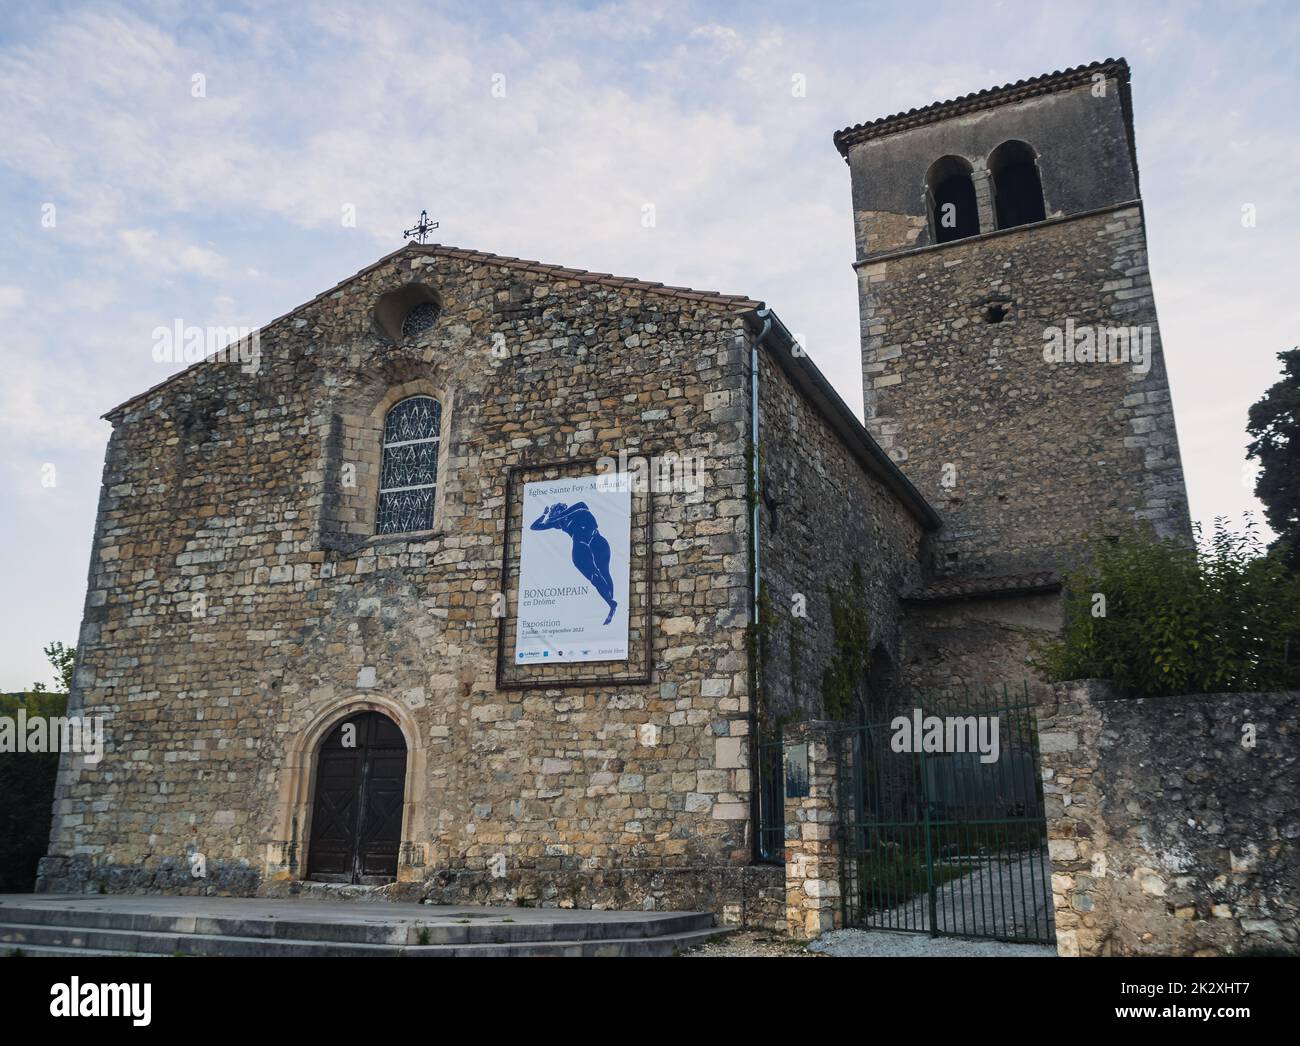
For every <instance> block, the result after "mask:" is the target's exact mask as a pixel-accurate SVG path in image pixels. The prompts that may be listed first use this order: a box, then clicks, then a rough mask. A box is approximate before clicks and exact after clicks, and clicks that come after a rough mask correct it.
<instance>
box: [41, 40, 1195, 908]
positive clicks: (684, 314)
mask: <svg viewBox="0 0 1300 1046" xmlns="http://www.w3.org/2000/svg"><path fill="white" fill-rule="evenodd" d="M834 144H835V146H836V148H837V149H838V150H839V152H840V154H841V155H842V156H843V158H844V160H845V161H846V163H847V165H848V169H849V175H850V181H851V187H852V200H853V216H854V226H855V233H856V254H857V257H856V259H855V260H854V262H853V265H854V269H855V271H856V272H857V275H858V288H859V305H860V314H861V353H862V374H863V386H864V391H865V404H866V406H865V416H866V424H865V426H864V425H863V424H862V422H860V421H859V420H858V418H857V417H856V416H855V414H854V413H853V412H852V411H851V410H850V409H848V408H847V407H846V406H845V404H844V402H843V401H842V400H841V399H840V397H839V396H838V395H837V394H836V392H835V390H834V389H833V388H832V387H831V385H830V384H829V383H828V382H827V380H826V379H825V378H824V377H823V376H822V374H821V373H820V372H819V371H818V369H817V367H816V366H814V364H813V362H812V360H811V359H810V358H809V357H808V356H807V355H806V354H805V353H804V352H803V351H802V350H801V348H800V346H799V345H798V343H797V342H796V341H795V340H794V339H793V338H792V336H791V334H790V332H789V331H788V329H787V328H786V326H785V325H784V324H783V323H782V321H781V320H780V319H779V318H778V316H777V314H776V313H775V312H774V311H773V309H772V308H771V307H770V306H769V305H768V304H767V303H766V302H765V301H764V300H760V299H758V298H753V297H748V296H745V295H728V294H721V293H715V292H706V291H696V290H690V289H686V288H681V287H671V286H665V285H663V284H659V283H652V282H646V281H642V280H638V279H627V278H620V277H617V276H612V275H607V274H602V273H593V272H586V271H583V270H579V269H571V268H562V267H559V266H556V265H548V264H540V263H537V262H532V261H524V260H520V259H517V258H510V257H501V256H497V255H493V254H488V253H484V252H482V251H476V250H466V249H459V248H453V247H447V246H442V245H437V244H422V243H409V244H407V245H406V246H405V247H403V248H402V249H401V250H398V251H395V252H394V253H392V254H390V255H388V256H386V257H384V258H381V259H379V260H378V261H377V262H375V263H374V264H373V265H370V266H369V267H368V268H366V269H363V270H362V271H361V272H359V273H357V274H356V275H354V276H352V277H350V278H348V279H346V280H344V281H343V282H341V283H339V284H338V285H337V286H335V287H334V288H332V289H330V290H327V291H325V292H324V293H322V294H320V295H319V296H318V297H316V298H314V299H313V300H311V301H309V302H307V303H306V304H304V305H302V306H300V307H298V308H296V309H294V310H293V311H292V312H290V313H288V314H286V315H285V316H283V317H281V318H280V319H278V320H275V321H274V322H272V323H270V324H268V325H267V326H266V327H265V328H264V329H262V330H261V331H260V332H259V333H258V338H259V343H260V365H259V366H258V367H257V368H256V370H255V371H254V370H252V369H250V368H246V367H240V366H237V365H234V364H232V363H231V362H229V361H226V360H222V359H210V360H205V361H203V362H201V363H198V364H196V365H194V366H191V367H190V368H189V369H187V370H184V371H182V372H180V373H178V374H176V375H174V376H173V377H171V378H169V379H168V380H166V381H164V382H163V383H162V384H160V385H159V386H157V387H155V388H153V389H150V390H149V391H147V392H144V393H141V394H140V395H138V396H136V397H134V398H133V399H131V400H128V401H127V402H125V403H123V404H122V405H120V406H118V407H116V408H114V409H113V410H112V411H110V412H109V413H108V415H107V418H108V420H110V421H111V422H112V426H113V431H112V435H111V437H110V440H109V444H108V449H107V454H106V461H105V467H104V476H103V486H102V492H101V496H100V502H99V510H98V518H97V520H96V526H95V537H94V545H93V551H92V557H91V565H90V572H89V583H88V592H87V597H86V603H85V616H84V623H83V625H82V629H81V633H80V639H79V642H78V657H77V667H76V676H75V686H74V689H73V694H72V698H71V710H78V709H79V710H80V711H81V713H82V714H84V715H102V716H104V717H105V722H106V729H107V747H106V753H105V755H104V758H103V760H102V762H100V763H98V764H97V765H94V766H88V765H85V764H84V763H83V762H82V760H81V759H80V757H76V756H69V755H65V756H64V759H63V763H62V765H61V768H60V773H59V780H58V786H57V794H56V801H55V811H54V813H55V816H54V823H53V828H52V832H51V838H50V848H49V855H48V856H47V857H46V858H45V859H44V860H43V861H42V864H41V869H40V879H39V882H38V888H39V889H41V890H46V891H82V890H91V889H102V890H106V891H171V892H227V893H234V894H244V895H269V896H274V895H283V894H288V893H295V892H300V891H303V890H315V889H319V887H317V886H315V885H314V884H316V883H336V884H339V883H342V884H352V885H354V886H355V887H357V888H358V889H361V888H365V887H370V888H372V889H374V890H378V891H382V892H383V893H384V894H385V895H386V896H395V897H402V898H407V899H412V898H424V899H430V900H434V901H479V902H492V903H518V904H530V905H559V906H575V907H621V908H635V909H643V908H661V909H670V908H671V909H683V908H695V909H711V910H714V911H718V912H721V913H724V914H725V915H726V916H727V917H728V918H730V919H732V920H745V921H751V922H754V923H761V922H764V921H765V920H766V921H778V922H779V920H780V916H779V915H777V916H776V917H775V920H773V919H771V918H769V915H770V913H771V912H779V911H780V910H781V909H783V906H784V897H783V894H782V890H783V886H782V882H783V880H782V870H781V868H780V867H779V866H777V865H774V864H772V863H771V861H772V859H773V853H774V851H775V852H777V853H779V849H780V846H779V840H778V843H777V845H776V846H775V847H774V846H772V845H771V841H770V840H764V839H763V838H761V834H762V833H760V832H759V831H758V825H759V805H760V793H761V792H762V785H763V782H762V781H761V780H760V776H761V775H760V774H759V773H757V772H756V769H757V766H758V761H757V759H756V754H755V753H756V747H755V745H756V739H757V738H758V737H759V736H760V734H761V733H763V732H764V731H765V730H767V729H769V728H770V727H771V725H772V724H773V723H781V722H791V721H792V720H796V719H809V718H823V717H826V716H828V715H846V714H849V715H851V714H854V713H853V710H851V709H843V708H837V709H828V708H827V707H825V703H824V700H823V691H822V679H823V674H824V673H825V671H826V668H827V666H828V664H829V663H830V661H831V659H832V658H833V657H834V656H835V646H836V634H835V630H834V624H833V616H834V615H833V614H832V603H833V601H834V600H835V599H837V598H847V599H850V600H853V601H855V602H857V603H858V604H859V605H860V606H861V607H862V609H863V612H864V615H865V620H866V621H867V622H868V625H869V636H864V637H863V640H864V641H865V642H866V643H867V644H868V645H869V647H870V650H871V655H872V658H871V669H870V677H869V679H868V680H867V681H866V684H865V685H866V686H867V688H868V689H872V690H879V691H893V692H896V693H899V694H902V695H906V694H908V693H910V692H912V691H919V690H944V689H945V688H952V687H960V686H964V685H970V684H978V683H981V682H986V681H997V682H1002V681H1011V682H1017V681H1019V680H1021V679H1023V678H1025V677H1026V676H1027V675H1028V674H1029V673H1030V671H1031V669H1030V668H1029V667H1028V666H1027V665H1026V661H1025V658H1026V653H1027V651H1028V643H1029V641H1030V639H1031V638H1032V637H1033V636H1035V635H1041V634H1042V633H1043V632H1044V631H1050V630H1051V629H1053V628H1055V627H1058V625H1059V620H1060V600H1061V595H1060V590H1061V571H1062V569H1063V568H1064V567H1066V566H1068V565H1069V564H1070V563H1071V562H1073V561H1074V560H1076V559H1077V558H1078V556H1079V555H1081V554H1082V553H1083V551H1084V550H1085V548H1086V546H1087V544H1088V542H1089V541H1090V540H1092V539H1094V538H1096V537H1098V536H1105V535H1107V534H1110V533H1118V532H1119V531H1120V530H1122V529H1124V528H1127V527H1129V526H1131V525H1132V524H1133V522H1134V520H1147V521H1149V522H1150V523H1151V524H1152V525H1153V526H1154V528H1155V529H1156V531H1157V532H1159V533H1161V534H1164V535H1182V536H1187V535H1188V534H1189V523H1188V516H1187V504H1186V496H1185V492H1184V483H1183V475H1182V468H1181V463H1180V459H1179V452H1178V442H1177V436H1176V433H1175V428H1174V416H1173V410H1172V406H1171V403H1170V397H1169V389H1168V385H1167V381H1166V376H1165V367H1164V361H1163V356H1162V349H1161V344H1160V338H1159V332H1158V328H1157V325H1156V312H1155V305H1154V300H1153V296H1152V287H1151V279H1150V274H1149V271H1148V265H1147V252H1146V240H1145V231H1144V224H1143V206H1142V198H1141V193H1140V191H1139V183H1138V166H1137V159H1136V153H1135V147H1134V135H1133V115H1132V105H1131V100H1130V91H1129V69H1128V66H1127V64H1126V63H1125V62H1124V61H1123V60H1122V59H1121V60H1106V61H1103V62H1098V63H1094V64H1092V65H1088V66H1081V67H1078V68H1075V69H1070V70H1066V71H1064V72H1057V73H1051V74H1048V75H1044V76H1039V77H1036V78H1034V79H1031V80H1026V81H1021V82H1019V83H1016V84H1011V85H1008V86H1004V87H999V88H994V89H990V90H984V91H980V92H979V93H977V94H972V95H967V96H965V97H961V98H957V99H954V100H951V101H947V102H940V103H936V104H933V105H929V106H926V107H925V108H922V109H914V110H911V111H909V112H907V113H902V114H899V115H895V116H890V117H885V118H882V119H877V120H873V121H871V122H868V123H863V124H859V125H857V126H854V127H849V128H847V129H845V130H842V131H840V132H838V133H837V134H836V135H835V136H834ZM1054 331H1059V332H1062V333H1061V336H1060V337H1059V338H1056V339H1055V341H1054V337H1055V335H1054V334H1053V333H1052V332H1054ZM610 462H614V463H615V465H614V467H613V470H612V471H613V474H614V475H615V476H616V477H623V478H622V479H621V480H619V482H620V483H621V484H622V486H621V487H620V490H622V491H624V494H623V497H624V500H623V502H621V503H622V504H624V505H625V506H626V508H625V511H624V512H623V515H622V516H620V517H619V520H618V521H617V523H616V525H613V526H611V524H609V523H608V522H607V521H606V520H605V519H601V520H600V521H599V524H600V530H601V531H602V532H610V533H613V534H614V538H620V536H621V540H622V544H621V545H620V544H619V542H618V541H617V540H614V538H611V539H610V540H609V541H605V540H604V538H600V539H599V540H598V539H597V538H596V537H595V536H594V535H595V524H594V523H591V522H589V523H586V524H584V523H583V522H582V521H583V520H584V519H586V518H587V515H590V513H586V514H585V515H584V513H585V512H586V509H587V508H588V506H589V505H594V504H595V502H594V501H593V500H592V499H591V498H584V499H583V500H582V501H581V502H579V503H577V504H574V503H573V502H572V500H571V499H570V500H569V501H568V502H566V503H563V504H561V505H560V506H559V508H558V509H557V508H553V507H548V509H547V514H546V515H545V517H544V518H545V520H546V522H543V516H539V515H537V514H536V513H534V512H533V511H532V510H531V509H529V508H527V504H526V503H527V499H528V497H529V495H530V492H536V491H545V490H552V489H558V490H563V489H569V488H571V489H573V490H578V491H581V490H591V491H595V490H596V489H597V488H596V487H595V486H590V485H588V486H585V487H584V486H583V484H584V483H585V484H590V483H591V481H592V477H594V476H595V477H598V476H600V475H602V474H603V475H609V474H610V472H611V470H610V468H609V463H610ZM647 463H648V464H647ZM665 463H667V465H666V466H665ZM683 463H691V467H689V468H684V467H683ZM638 469H639V470H640V472H639V473H638V471H637V470H638ZM629 476H633V477H634V480H635V481H631V482H629V481H628V479H627V477H629ZM637 476H639V477H640V479H636V478H635V477H637ZM645 477H649V479H646V478H645ZM683 480H687V481H686V482H683ZM566 483H567V484H569V488H566V487H565V484H566ZM547 484H553V485H556V486H551V487H548V486H547ZM602 496H603V495H602ZM610 504H613V502H612V501H611V502H610ZM574 512H577V516H574V515H573V513H574ZM561 516H562V517H564V519H565V520H567V521H568V522H566V523H565V524H564V525H565V526H566V527H568V529H567V530H565V531H564V533H562V534H561V533H554V532H553V533H549V534H544V533H542V532H541V529H539V528H544V527H546V526H549V525H550V523H551V522H554V521H556V520H558V519H559V518H560V517H561ZM575 520H576V522H575ZM557 525H558V524H557ZM584 526H585V529H583V528H584ZM539 535H540V536H539ZM530 542H534V544H533V545H531V546H530V544H529V543H530ZM545 542H552V543H550V544H546V543H545ZM602 542H603V546H602ZM579 546H581V548H580V547H579ZM530 547H532V548H534V549H540V550H542V551H540V552H539V551H534V552H527V550H528V549H529V548H530ZM611 548H613V549H614V552H613V555H614V557H615V560H617V561H618V562H617V564H616V568H617V569H615V568H609V572H610V573H612V576H613V580H612V581H609V580H602V578H603V576H604V575H603V574H602V571H603V570H605V566H603V565H602V564H605V563H607V561H608V560H609V558H610V555H611V551H610V550H611ZM521 550H523V552H521ZM546 550H549V551H546ZM570 553H572V564H571V563H570ZM580 553H581V556H582V557H585V558H583V559H582V562H581V563H580V562H579V560H580ZM528 556H532V557H533V561H532V562H531V564H530V563H529V561H528ZM548 556H549V557H550V559H551V560H553V562H548V561H547V559H546V557H548ZM602 557H603V558H602ZM620 557H621V558H620ZM574 567H577V568H578V569H579V570H580V571H581V576H579V574H577V573H570V574H568V575H563V576H568V577H571V578H572V579H573V580H574V581H575V584H573V585H569V584H567V583H563V584H560V585H559V586H558V587H555V588H554V589H550V588H546V587H545V586H543V587H540V588H539V587H537V586H535V585H533V583H531V582H526V581H525V580H524V578H523V575H524V572H525V571H526V570H535V571H540V572H542V573H540V574H539V575H538V576H542V575H543V574H546V572H547V571H551V572H552V573H555V576H562V575H561V573H560V572H563V571H568V572H572V571H573V569H574ZM552 568H553V569H552ZM619 571H621V572H622V573H619ZM547 576H549V575H547ZM588 581H589V582H590V583H591V585H595V586H596V587H597V588H598V589H599V590H600V591H601V592H603V593H605V596H606V599H605V602H602V601H601V600H600V599H596V598H595V597H594V596H591V593H590V592H589V591H588V589H589V587H590V586H589V585H588V584H586V582H588ZM552 591H557V592H561V594H567V595H573V594H574V593H578V594H581V595H584V598H586V597H588V596H590V598H589V599H588V603H590V604H591V605H590V606H587V604H584V606H585V607H587V609H586V610H585V611H584V612H590V613H595V615H596V617H595V618H593V620H594V621H596V622H597V623H596V624H595V625H594V626H593V628H596V629H599V628H601V627H606V628H607V629H608V628H610V627H612V628H614V630H615V631H616V633H617V635H616V636H615V642H616V644H617V649H618V654H617V656H613V657H610V658H608V659H604V660H602V659H587V658H588V650H586V649H583V650H582V651H579V650H577V649H572V650H571V653H572V654H573V655H575V656H574V657H572V658H563V659H556V660H551V659H550V658H551V657H552V656H554V655H555V654H557V653H558V654H563V650H560V649H557V650H554V651H553V650H551V649H550V648H549V647H547V648H545V649H542V650H538V651H536V654H537V656H536V657H535V658H532V659H529V658H528V657H525V656H524V655H525V651H524V646H523V638H522V637H523V636H524V633H525V631H526V629H525V628H524V617H525V616H527V615H533V614H534V611H535V609H536V608H535V606H533V603H534V602H535V597H536V595H537V593H539V592H541V593H543V594H546V593H548V592H552ZM611 593H612V595H611ZM837 594H838V595H837ZM620 596H621V597H622V598H619V597H620ZM607 604H610V608H609V610H608V614H609V615H610V617H609V618H608V619H606V621H605V624H604V626H601V625H600V623H599V618H600V617H601V616H602V615H603V614H604V613H605V612H606V610H605V608H606V605H607ZM612 604H617V606H618V609H617V610H616V609H615V607H614V606H613V605H612ZM616 614H617V615H619V616H615V615H616ZM529 620H533V618H531V617H530V618H529ZM611 621H612V622H613V624H612V625H611V624H610V623H611ZM529 627H532V626H529ZM539 627H549V625H548V624H547V623H546V622H543V626H539ZM564 642H568V641H562V642H561V641H557V643H556V644H555V645H556V647H557V648H558V647H559V646H561V645H563V643H564ZM574 642H575V643H578V644H579V645H585V644H586V640H585V639H579V640H575V641H574ZM569 645H570V646H573V643H569ZM611 649H613V648H611ZM578 654H581V655H582V656H581V657H578V656H577V655H578Z"/></svg>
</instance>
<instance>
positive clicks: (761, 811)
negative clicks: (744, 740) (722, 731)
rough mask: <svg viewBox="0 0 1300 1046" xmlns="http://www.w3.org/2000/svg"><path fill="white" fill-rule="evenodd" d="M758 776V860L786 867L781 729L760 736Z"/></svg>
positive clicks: (758, 741)
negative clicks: (784, 864)
mask: <svg viewBox="0 0 1300 1046" xmlns="http://www.w3.org/2000/svg"><path fill="white" fill-rule="evenodd" d="M754 751H755V763H756V765H755V772H756V773H757V775H758V858H759V860H760V861H767V862H771V863H773V864H783V863H785V768H784V760H783V753H784V746H783V738H782V736H781V730H780V728H779V727H778V728H777V729H775V730H772V731H770V732H767V733H762V734H759V735H758V739H757V743H756V744H755V745H754Z"/></svg>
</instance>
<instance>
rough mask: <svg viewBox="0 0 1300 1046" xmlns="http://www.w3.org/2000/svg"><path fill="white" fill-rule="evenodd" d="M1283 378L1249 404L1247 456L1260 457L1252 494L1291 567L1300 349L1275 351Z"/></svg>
mask: <svg viewBox="0 0 1300 1046" xmlns="http://www.w3.org/2000/svg"><path fill="white" fill-rule="evenodd" d="M1277 358H1278V359H1279V360H1281V361H1282V380H1281V381H1279V382H1278V383H1277V384H1276V385H1274V386H1273V387H1272V388H1270V389H1269V390H1268V391H1267V392H1266V393H1264V396H1263V398H1262V399H1260V401H1259V402H1258V403H1256V404H1254V405H1253V406H1252V407H1251V408H1250V416H1249V420H1248V422H1247V424H1246V431H1247V432H1249V433H1250V435H1251V436H1252V437H1253V439H1252V440H1251V442H1250V445H1249V446H1247V448H1246V456H1247V457H1248V458H1254V459H1255V460H1256V461H1258V462H1259V465H1260V471H1259V475H1258V477H1257V478H1256V480H1255V496H1256V497H1257V498H1259V500H1260V501H1262V502H1263V503H1264V515H1265V518H1266V519H1267V520H1268V525H1269V526H1270V527H1272V528H1273V530H1274V531H1275V532H1276V533H1277V545H1278V547H1279V548H1280V549H1281V550H1282V551H1283V554H1284V555H1285V556H1286V557H1287V561H1288V562H1289V563H1290V565H1291V566H1292V567H1293V568H1298V569H1300V348H1294V349H1291V350H1290V351H1289V352H1279V353H1278V354H1277Z"/></svg>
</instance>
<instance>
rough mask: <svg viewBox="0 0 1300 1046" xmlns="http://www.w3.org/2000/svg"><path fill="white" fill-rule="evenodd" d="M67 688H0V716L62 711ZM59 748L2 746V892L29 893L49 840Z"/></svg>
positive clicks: (48, 714) (0, 794)
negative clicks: (45, 690)
mask: <svg viewBox="0 0 1300 1046" xmlns="http://www.w3.org/2000/svg"><path fill="white" fill-rule="evenodd" d="M67 701H68V695H67V694H52V693H42V692H37V693H31V694H0V716H7V717H10V718H12V719H15V720H16V719H17V717H18V711H19V709H22V708H25V709H26V710H27V714H28V715H29V716H47V717H53V716H62V715H64V714H65V709H66V706H67ZM58 770H59V753H58V752H0V893H30V892H31V890H32V887H33V886H34V885H35V883H36V863H37V862H38V861H39V860H40V859H41V858H42V857H44V856H45V852H46V849H47V848H48V846H49V841H50V818H51V808H52V806H53V802H54V779H55V776H56V775H57V773H58Z"/></svg>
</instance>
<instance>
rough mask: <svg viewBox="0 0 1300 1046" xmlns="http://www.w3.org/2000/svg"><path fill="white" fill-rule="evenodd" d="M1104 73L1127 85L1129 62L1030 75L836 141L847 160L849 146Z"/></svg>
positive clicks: (865, 126)
mask: <svg viewBox="0 0 1300 1046" xmlns="http://www.w3.org/2000/svg"><path fill="white" fill-rule="evenodd" d="M1103 71H1104V72H1113V73H1115V74H1117V75H1122V76H1123V78H1124V81H1125V83H1127V82H1128V76H1129V66H1128V61H1127V60H1126V59H1124V58H1102V59H1099V60H1098V61H1095V62H1089V63H1087V64H1085V65H1076V66H1071V67H1069V68H1067V69H1057V70H1056V71H1055V72H1051V73H1042V74H1040V75H1038V76H1030V77H1027V78H1025V79H1023V80H1017V81H1015V82H1014V83H1009V84H1002V85H1001V86H999V87H985V88H983V89H981V90H979V91H972V92H971V93H970V94H963V95H958V96H957V97H956V98H949V99H948V100H947V101H942V102H931V103H930V104H928V105H923V106H919V107H917V108H913V109H908V110H907V111H906V112H898V113H893V114H891V115H889V116H881V117H878V118H877V119H875V120H867V121H866V122H864V123H859V124H854V125H853V126H851V127H845V128H844V129H843V130H839V131H836V132H835V134H834V135H833V136H832V140H833V141H834V143H835V148H837V149H838V150H839V151H840V154H841V155H842V156H845V157H847V156H848V148H849V146H852V145H856V144H858V143H859V142H865V141H868V140H870V139H872V138H881V137H884V136H885V135H887V134H897V133H898V132H900V131H907V130H911V129H912V128H913V127H921V126H924V125H925V124H927V123H934V122H935V121H937V120H939V119H942V118H946V117H948V116H955V115H959V114H961V113H968V112H976V111H978V110H980V109H991V108H993V107H994V106H996V105H1006V104H1008V103H1010V102H1016V101H1021V100H1023V99H1025V98H1031V97H1035V96H1037V95H1040V94H1051V93H1054V92H1056V91H1062V90H1066V89H1067V88H1070V87H1074V86H1076V85H1078V84H1079V83H1082V82H1085V81H1086V80H1087V79H1089V78H1090V77H1091V74H1092V73H1096V72H1103Z"/></svg>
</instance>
